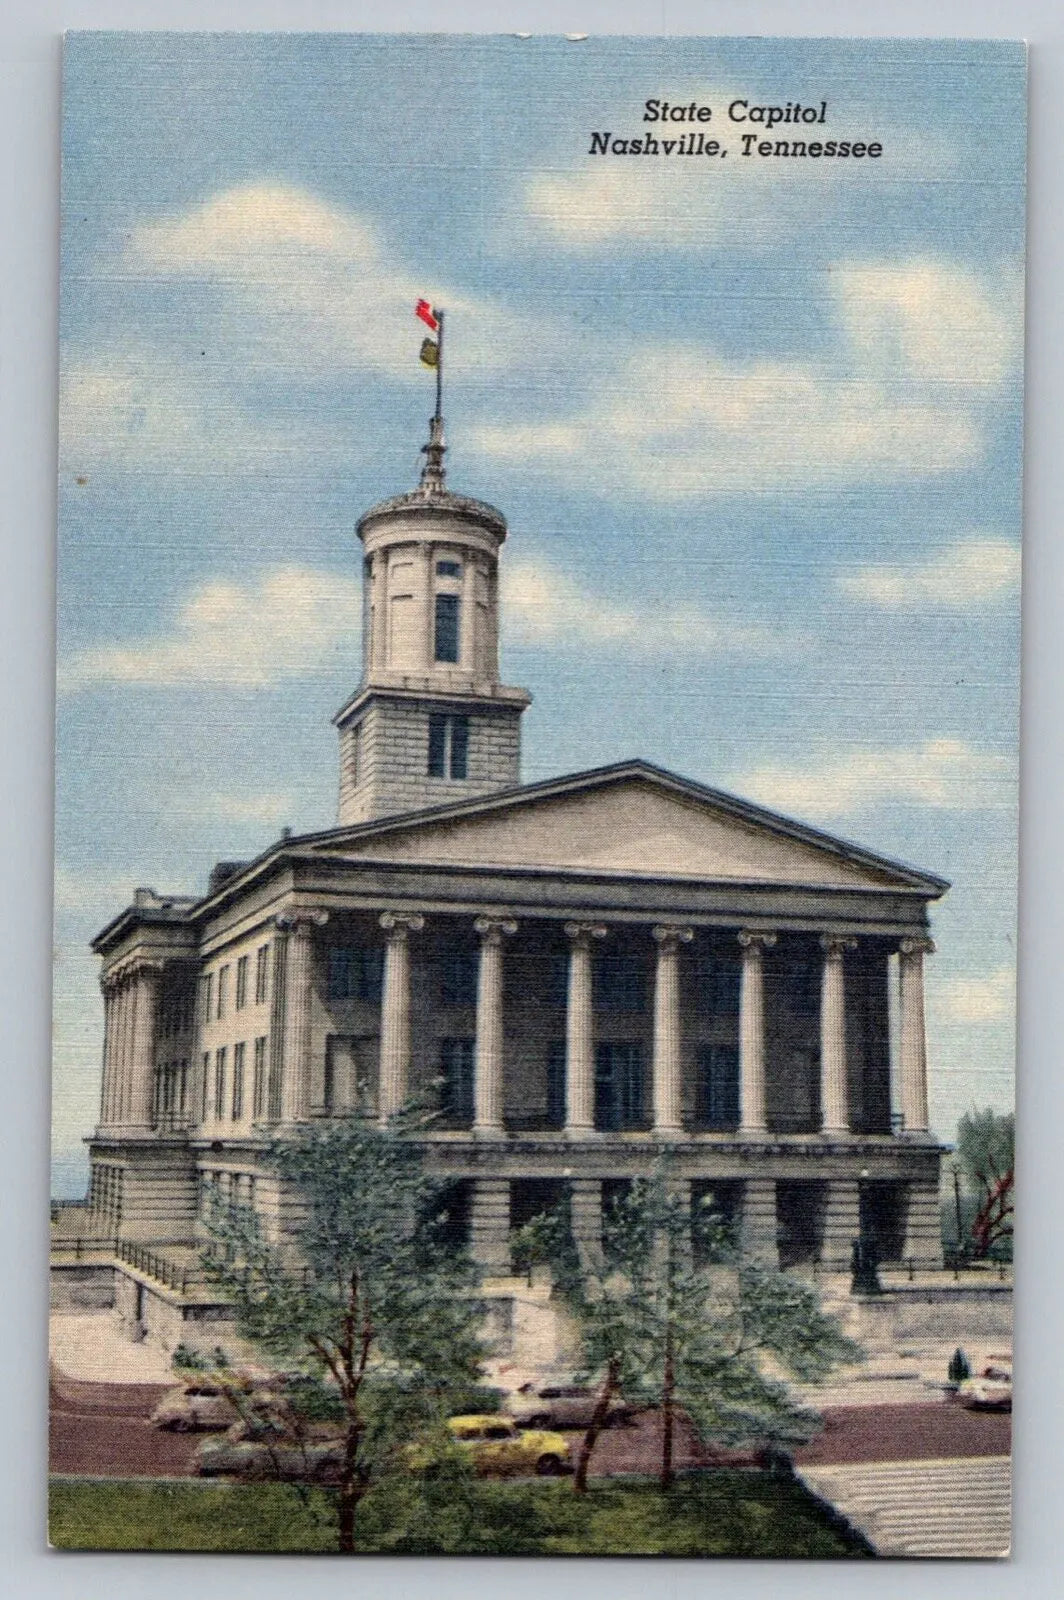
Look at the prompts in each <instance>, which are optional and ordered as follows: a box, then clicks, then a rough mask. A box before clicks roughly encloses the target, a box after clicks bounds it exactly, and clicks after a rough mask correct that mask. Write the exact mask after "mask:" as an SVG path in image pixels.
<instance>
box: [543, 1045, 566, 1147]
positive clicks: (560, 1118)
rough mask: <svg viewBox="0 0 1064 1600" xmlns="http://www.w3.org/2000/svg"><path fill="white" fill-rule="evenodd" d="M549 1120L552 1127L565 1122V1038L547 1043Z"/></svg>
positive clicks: (561, 1125)
mask: <svg viewBox="0 0 1064 1600" xmlns="http://www.w3.org/2000/svg"><path fill="white" fill-rule="evenodd" d="M547 1121H548V1122H549V1123H550V1125H551V1127H552V1128H561V1127H563V1126H564V1124H565V1040H564V1039H551V1041H550V1042H549V1044H548V1045H547Z"/></svg>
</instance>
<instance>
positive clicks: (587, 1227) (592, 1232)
mask: <svg viewBox="0 0 1064 1600" xmlns="http://www.w3.org/2000/svg"><path fill="white" fill-rule="evenodd" d="M569 1205H570V1222H571V1226H572V1230H573V1244H574V1245H575V1246H576V1253H577V1256H578V1257H579V1259H580V1261H581V1264H582V1265H583V1266H585V1267H595V1266H598V1264H599V1262H600V1261H601V1258H602V1184H601V1182H600V1180H599V1179H598V1178H572V1179H571V1180H570V1183H569Z"/></svg>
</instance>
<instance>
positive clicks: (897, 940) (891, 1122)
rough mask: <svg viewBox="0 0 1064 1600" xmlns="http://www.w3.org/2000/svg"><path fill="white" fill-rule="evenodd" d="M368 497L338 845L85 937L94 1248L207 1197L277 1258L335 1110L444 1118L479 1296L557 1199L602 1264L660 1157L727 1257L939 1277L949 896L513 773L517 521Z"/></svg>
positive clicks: (649, 802) (243, 868)
mask: <svg viewBox="0 0 1064 1600" xmlns="http://www.w3.org/2000/svg"><path fill="white" fill-rule="evenodd" d="M443 449H444V447H443V440H442V432H441V430H440V428H439V426H438V425H434V429H433V434H432V438H431V440H430V443H429V445H427V446H426V447H425V454H426V456H427V461H426V465H425V468H424V470H423V472H422V476H421V482H420V484H419V486H418V487H417V488H416V489H415V490H414V491H413V492H411V493H408V494H403V495H399V496H397V497H395V498H393V499H390V500H386V501H384V502H383V503H382V504H380V505H377V506H374V507H373V508H372V509H371V510H370V511H368V512H367V513H366V514H365V516H364V517H363V518H362V520H361V522H360V523H359V525H358V533H359V537H360V538H361V540H362V544H363V549H364V590H365V607H364V625H363V670H362V680H361V683H360V686H359V688H358V689H357V691H356V693H355V694H354V696H353V697H352V698H351V699H350V700H348V702H347V703H346V704H345V705H344V706H343V708H342V709H341V710H340V712H339V713H338V714H337V717H336V719H335V720H336V725H337V729H338V732H339V742H340V784H339V820H338V825H337V826H335V827H332V828H329V829H326V830H324V831H322V832H320V833H315V834H310V835H306V836H302V837H287V836H286V837H283V838H281V839H280V840H278V841H277V843H275V844H274V845H272V846H271V847H270V849H268V850H267V851H265V852H264V853H263V854H262V855H261V856H259V857H258V859H256V860H254V861H250V862H224V863H220V864H219V865H218V866H217V867H216V868H215V870H214V872H213V873H212V875H211V880H210V883H209V886H208V888H207V892H206V894H204V895H203V897H202V898H197V899H188V898H178V897H167V896H163V895H158V894H156V893H155V892H153V891H151V890H147V889H142V890H138V891H137V893H136V895H135V897H134V900H133V903H132V904H131V905H130V906H128V907H126V908H125V909H124V910H123V911H122V912H121V913H120V914H119V915H118V916H116V917H115V918H114V920H113V921H111V922H110V923H109V924H108V925H107V927H105V928H104V929H103V930H102V932H101V933H100V934H99V935H98V936H97V938H96V940H95V941H94V949H95V950H96V951H97V952H98V953H99V955H100V956H101V957H102V961H103V971H102V983H103V990H104V996H105V1014H106V1034H105V1045H104V1071H103V1088H102V1097H101V1106H100V1121H99V1125H98V1127H97V1129H96V1132H95V1134H94V1135H93V1137H92V1139H91V1164H92V1181H91V1194H90V1202H91V1206H92V1209H93V1214H94V1221H95V1224H96V1225H97V1227H98V1228H99V1229H100V1230H101V1231H106V1232H112V1233H116V1234H118V1235H119V1236H120V1237H121V1238H122V1239H123V1240H125V1241H131V1242H136V1241H139V1242H140V1243H141V1245H152V1246H153V1247H156V1248H157V1249H158V1250H159V1251H160V1252H161V1253H162V1255H163V1256H164V1257H165V1252H166V1251H167V1250H168V1249H174V1248H176V1247H178V1246H180V1245H182V1244H184V1245H188V1244H190V1243H191V1242H193V1241H194V1239H195V1237H196V1234H197V1227H198V1219H199V1218H200V1217H201V1216H202V1213H203V1209H204V1206H205V1203H206V1197H207V1196H209V1195H210V1194H211V1193H212V1192H214V1191H218V1192H220V1193H221V1194H222V1195H225V1196H230V1197H232V1198H234V1199H237V1200H239V1201H242V1202H244V1203H250V1204H252V1205H253V1206H254V1207H255V1209H256V1211H257V1212H258V1213H259V1214H260V1216H261V1218H262V1219H263V1223H264V1226H265V1227H267V1228H268V1229H269V1230H271V1232H273V1233H274V1234H275V1235H280V1234H282V1233H283V1231H284V1229H285V1222H286V1213H287V1212H288V1209H289V1207H290V1205H291V1203H292V1196H291V1195H288V1194H286V1193H284V1192H283V1191H282V1189H281V1188H280V1187H279V1186H278V1181H277V1179H276V1178H275V1176H274V1175H273V1174H272V1172H271V1171H270V1170H269V1167H268V1165H267V1164H266V1163H264V1161H263V1152H264V1150H265V1148H266V1146H267V1144H268V1142H269V1141H270V1139H271V1138H273V1137H274V1136H275V1135H276V1134H277V1133H278V1131H279V1130H282V1129H285V1128H290V1127H291V1126H292V1125H293V1124H297V1123H302V1122H306V1121H307V1120H313V1119H317V1118H324V1117H329V1116H331V1115H335V1114H337V1113H341V1112H343V1111H345V1110H347V1109H348V1108H350V1107H353V1106H354V1105H355V1104H356V1103H362V1104H365V1105H368V1106H369V1107H370V1108H372V1110H373V1111H374V1112H375V1113H376V1114H377V1115H379V1116H380V1117H382V1118H386V1117H387V1116H388V1115H389V1114H390V1113H392V1112H393V1111H394V1110H395V1109H396V1108H397V1107H398V1106H399V1105H400V1104H401V1103H402V1102H403V1101H404V1099H405V1098H406V1096H407V1095H408V1093H411V1092H418V1093H422V1094H432V1095H436V1096H438V1103H439V1107H440V1116H439V1120H438V1122H437V1123H436V1124H435V1125H434V1126H433V1130H432V1132H431V1133H430V1134H429V1135H427V1136H426V1137H425V1139H424V1153H425V1160H426V1162H427V1163H428V1164H429V1165H430V1166H431V1168H432V1169H433V1170H434V1171H436V1172H438V1173H440V1174H442V1175H445V1176H446V1177H447V1178H448V1179H450V1180H453V1184H454V1188H453V1205H452V1208H451V1215H452V1217H453V1219H454V1226H455V1227H456V1228H462V1229H464V1230H467V1233H468V1237H469V1239H470V1241H471V1244H472V1248H473V1250H474V1252H475V1254H476V1255H477V1257H478V1258H479V1260H480V1261H481V1263H482V1264H483V1266H484V1267H485V1268H486V1269H487V1270H488V1272H489V1273H496V1274H502V1273H505V1271H506V1270H507V1267H508V1258H509V1251H508V1234H509V1230H510V1228H511V1226H513V1225H516V1224H519V1223H520V1222H522V1221H524V1220H527V1219H528V1218H529V1217H530V1216H532V1215H533V1214H534V1213H535V1212H536V1211H537V1210H539V1209H541V1208H542V1207H543V1206H545V1205H547V1204H550V1203H552V1202H554V1201H555V1200H557V1199H558V1198H560V1197H561V1196H562V1195H567V1196H569V1198H570V1201H571V1208H572V1217H573V1227H574V1231H575V1232H576V1233H577V1234H578V1235H579V1236H580V1237H581V1238H584V1239H592V1238H593V1237H594V1235H595V1233H596V1230H597V1229H598V1228H599V1226H600V1222H601V1215H602V1207H603V1205H604V1204H605V1203H608V1202H609V1198H610V1196H611V1194H613V1193H616V1192H617V1190H618V1186H621V1185H623V1184H624V1183H625V1182H627V1181H630V1180H631V1178H632V1177H633V1176H635V1175H637V1174H640V1173H644V1172H646V1171H647V1170H648V1168H649V1167H650V1165H651V1163H652V1162H653V1161H654V1159H655V1155H656V1153H657V1152H658V1151H659V1150H660V1149H661V1147H663V1146H668V1147H669V1148H670V1150H671V1151H672V1152H673V1157H674V1171H675V1173H676V1175H677V1180H678V1181H679V1182H682V1183H685V1184H689V1186H690V1191H691V1196H692V1203H695V1202H696V1201H698V1200H700V1199H701V1198H702V1197H703V1196H705V1195H707V1194H708V1195H712V1196H713V1197H714V1200H715V1202H716V1204H717V1206H718V1207H719V1208H720V1209H721V1210H722V1211H723V1212H724V1213H725V1214H726V1215H727V1216H729V1217H731V1218H732V1219H733V1220H734V1222H735V1224H736V1226H737V1228H738V1229H739V1232H740V1236H741V1238H742V1239H743V1241H744V1243H745V1246H746V1248H748V1249H749V1250H751V1251H754V1252H757V1253H758V1254H760V1255H762V1256H764V1257H766V1258H771V1259H775V1260H779V1261H780V1262H781V1263H782V1264H783V1265H785V1266H786V1265H790V1264H792V1263H797V1262H799V1261H802V1260H809V1259H817V1260H819V1261H821V1262H822V1263H824V1264H825V1265H826V1266H827V1267H829V1268H831V1267H835V1268H839V1267H845V1265H846V1264H847V1263H848V1260H849V1256H850V1250H851V1244H852V1241H853V1239H854V1238H855V1237H856V1236H857V1234H858V1231H859V1229H860V1228H861V1227H864V1229H865V1230H866V1231H871V1232H874V1233H875V1235H876V1237H877V1240H878V1244H879V1250H880V1254H881V1255H882V1256H883V1257H884V1258H886V1259H892V1258H893V1259H899V1258H910V1259H915V1260H916V1261H918V1262H919V1263H920V1264H922V1265H924V1266H932V1265H935V1264H938V1263H940V1261H941V1250H940V1242H939V1201H938V1179H939V1160H940V1149H939V1146H938V1144H937V1143H936V1140H935V1139H934V1137H933V1136H932V1135H931V1133H930V1132H929V1129H928V1112H927V1070H926V1052H925V1038H924V1000H923V961H924V957H925V955H926V954H927V953H928V952H929V951H930V950H932V948H933V946H932V944H931V942H930V939H929V938H928V907H929V904H930V903H931V902H932V901H934V900H936V899H937V898H938V897H939V896H940V895H941V894H942V893H943V892H944V890H945V889H946V887H947V885H946V884H945V883H944V882H943V881H942V880H941V879H939V878H936V877H932V876H930V875H928V874H926V873H922V872H916V871H913V870H912V869H911V868H909V867H905V866H902V865H899V864H897V863H895V862H893V861H889V860H886V859H884V858H882V857H880V856H878V855H875V854H873V853H871V852H869V851H866V850H862V849H859V848H857V847H855V846H853V845H851V844H847V843H844V842H843V841H841V840H838V839H835V838H832V837H831V836H829V835H827V834H824V833H821V832H818V831H816V830H814V829H812V828H808V827H805V826H804V825H802V824H800V823H796V822H792V821H789V820H787V819H786V818H784V817H781V816H777V815H774V814H773V813H771V812H769V811H766V810H763V809H761V808H760V807H757V806H754V805H751V804H748V803H747V802H745V801H743V800H740V799H736V798H735V797H733V796H731V795H727V794H723V793H719V792H717V791H715V790H712V789H708V788H705V787H703V786H702V785H701V784H698V783H693V782H690V781H688V780H687V779H685V778H682V777H677V776H675V775H674V774H672V773H669V772H665V771H662V770H661V769H659V768H656V767H654V766H651V765H649V764H648V763H646V762H644V761H639V760H629V761H623V762H620V763H618V764H616V765H613V766H609V767H604V768H599V769H597V770H594V771H590V772H582V773H577V774H575V775H570V776H566V777H561V778H557V779H553V780H551V781H548V782H541V783H534V784H526V785H522V784H521V782H520V766H519V758H520V725H521V716H522V712H523V711H524V709H525V708H526V706H527V705H528V704H529V699H530V697H529V695H528V694H527V693H526V692H525V691H524V690H523V689H518V688H513V687H509V686H507V685H505V684H503V683H502V682H501V681H500V676H499V664H498V581H497V580H498V563H499V554H500V549H501V546H502V544H503V542H504V540H505V538H506V523H505V520H504V518H503V516H502V515H501V514H500V512H498V511H497V510H495V509H494V508H493V507H491V506H488V505H485V504H483V503H482V502H480V501H477V500H471V499H468V498H466V497H464V496H461V495H458V494H454V493H452V492H451V491H450V490H449V489H448V488H447V487H446V485H445V482H444V470H443Z"/></svg>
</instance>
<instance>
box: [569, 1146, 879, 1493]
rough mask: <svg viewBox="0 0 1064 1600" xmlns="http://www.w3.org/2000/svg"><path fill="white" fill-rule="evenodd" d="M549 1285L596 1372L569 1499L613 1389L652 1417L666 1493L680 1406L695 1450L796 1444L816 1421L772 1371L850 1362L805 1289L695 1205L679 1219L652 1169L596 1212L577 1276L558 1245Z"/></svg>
mask: <svg viewBox="0 0 1064 1600" xmlns="http://www.w3.org/2000/svg"><path fill="white" fill-rule="evenodd" d="M692 1220H693V1227H692ZM559 1285H560V1292H561V1293H562V1295H563V1297H564V1299H565V1300H566V1302H567V1303H568V1305H569V1307H570V1309H571V1310H572V1311H573V1313H574V1314H575V1316H576V1319H577V1321H578V1324H579V1327H580V1330H581V1337H582V1344H583V1350H584V1357H585V1360H586V1361H587V1363H588V1365H589V1367H591V1368H592V1369H594V1370H596V1371H599V1372H601V1373H602V1374H603V1376H602V1380H601V1385H600V1388H599V1392H598V1398H597V1404H596V1407H595V1412H594V1415H593V1418H592V1421H591V1424H590V1426H589V1428H588V1430H587V1432H586V1433H585V1436H584V1439H583V1442H582V1445H581V1449H580V1452H579V1456H578V1460H577V1465H576V1471H575V1474H574V1479H573V1487H574V1490H575V1492H576V1493H577V1494H583V1493H585V1492H586V1489H587V1474H588V1468H589V1465H590V1460H591V1453H592V1451H593V1449H594V1447H595V1443H596V1441H597V1439H598V1435H599V1433H600V1431H601V1429H602V1427H603V1426H604V1425H605V1421H606V1417H607V1415H608V1413H609V1407H610V1401H611V1400H612V1398H613V1396H614V1395H615V1394H616V1393H617V1392H618V1391H623V1392H624V1393H625V1394H626V1395H627V1396H628V1397H629V1398H632V1399H635V1400H642V1401H643V1402H644V1403H648V1404H656V1405H657V1406H658V1407H659V1409H660V1415H661V1470H660V1480H661V1485H662V1487H663V1488H666V1489H667V1488H669V1487H670V1486H671V1484H672V1482H673V1478H674V1471H675V1469H674V1457H675V1433H676V1418H677V1413H678V1411H679V1410H680V1409H681V1408H682V1410H683V1411H684V1412H686V1413H687V1415H688V1416H689V1417H690V1418H691V1420H692V1421H693V1423H694V1425H695V1427H696V1428H697V1429H698V1432H699V1434H700V1435H701V1437H702V1438H703V1439H704V1440H708V1439H714V1440H716V1441H718V1442H720V1443H729V1444H738V1443H741V1442H747V1441H757V1442H759V1443H761V1444H768V1443H773V1442H774V1443H782V1442H793V1441H794V1440H795V1439H798V1438H807V1437H808V1436H809V1434H810V1433H811V1432H812V1430H813V1429H814V1427H815V1425H816V1422H817V1418H816V1415H815V1413H813V1412H811V1411H809V1410H807V1409H806V1408H805V1407H803V1406H801V1405H799V1404H797V1403H796V1402H795V1401H794V1399H793V1398H792V1396H791V1395H790V1393H789V1391H788V1389H787V1386H786V1383H785V1382H784V1381H782V1380H781V1379H780V1378H779V1377H777V1376H775V1375H774V1373H773V1371H772V1370H771V1369H773V1368H774V1369H776V1370H777V1371H780V1370H782V1371H783V1372H785V1373H787V1374H789V1375H790V1376H792V1377H794V1378H797V1379H800V1380H803V1381H806V1382H816V1381H819V1380H820V1379H822V1378H824V1377H826V1376H827V1374H828V1373H829V1372H830V1371H831V1370H832V1368H833V1367H834V1366H836V1365H837V1364H839V1363H840V1362H854V1361H858V1360H860V1359H861V1358H862V1355H863V1352H862V1351H861V1349H860V1347H859V1346H858V1345H856V1344H854V1343H853V1341H852V1340H850V1339H848V1338H846V1337H845V1335H844V1334H843V1333H842V1332H841V1330H840V1329H839V1327H838V1325H837V1323H835V1322H834V1321H833V1320H832V1319H831V1318H830V1317H827V1316H825V1315H824V1313H823V1312H822V1310H821V1308H820V1303H819V1299H818V1297H817V1295H816V1293H815V1291H813V1290H812V1289H811V1288H809V1287H808V1286H807V1285H805V1284H803V1283H800V1282H799V1281H798V1280H797V1279H795V1278H792V1277H789V1276H787V1275H786V1274H784V1273H780V1272H777V1271H775V1270H772V1269H770V1268H767V1267H764V1266H761V1265H759V1264H758V1263H756V1262H753V1261H748V1260H744V1259H741V1258H740V1257H739V1256H738V1254H737V1252H736V1251H735V1249H734V1247H733V1245H732V1242H731V1239H730V1236H729V1233H728V1230H727V1229H726V1228H724V1226H723V1225H722V1224H721V1223H720V1221H719V1220H718V1219H717V1218H715V1217H714V1216H713V1215H712V1213H711V1211H710V1209H709V1208H708V1207H707V1208H703V1210H702V1212H701V1213H700V1214H699V1215H698V1216H696V1217H695V1218H694V1219H692V1216H691V1208H690V1206H689V1205H688V1203H687V1202H686V1198H685V1197H684V1196H683V1195H682V1194H681V1193H679V1192H677V1189H676V1187H675V1186H674V1185H672V1184H671V1183H670V1181H669V1174H668V1168H667V1166H665V1165H663V1166H662V1167H660V1168H659V1169H658V1171H657V1172H656V1173H655V1174H654V1175H653V1176H652V1177H651V1178H649V1179H636V1180H635V1182H633V1184H632V1185H631V1188H630V1190H629V1191H628V1193H627V1194H626V1195H624V1196H622V1197H621V1198H620V1199H619V1200H617V1201H616V1202H615V1204H614V1205H613V1206H612V1207H611V1208H610V1209H609V1211H608V1212H607V1213H606V1215H605V1217H604V1219H603V1230H602V1248H601V1251H599V1250H598V1249H593V1250H586V1249H585V1251H584V1252H583V1259H582V1260H581V1263H580V1270H579V1271H574V1270H573V1267H572V1251H571V1246H570V1247H569V1249H568V1253H567V1254H565V1253H563V1255H562V1258H561V1273H560V1277H559Z"/></svg>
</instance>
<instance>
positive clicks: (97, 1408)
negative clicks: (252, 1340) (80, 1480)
mask: <svg viewBox="0 0 1064 1600" xmlns="http://www.w3.org/2000/svg"><path fill="white" fill-rule="evenodd" d="M165 1387H166V1386H156V1385H154V1384H108V1383H77V1382H73V1381H71V1380H69V1379H64V1380H63V1381H62V1383H61V1384H59V1385H53V1389H52V1395H51V1469H52V1471H53V1472H61V1473H72V1474H77V1475H79V1476H85V1477H100V1478H172V1477H187V1476H191V1475H194V1473H195V1455H196V1445H197V1442H198V1441H197V1439H196V1437H195V1436H194V1435H192V1436H190V1435H188V1434H176V1433H167V1432H164V1431H163V1430H162V1429H159V1428H156V1427H154V1426H153V1425H152V1424H151V1423H150V1422H149V1421H148V1415H149V1413H150V1412H151V1410H152V1408H153V1407H154V1405H155V1404H156V1402H157V1400H158V1398H159V1396H160V1395H161V1394H162V1393H164V1392H165ZM823 1415H824V1430H823V1432H822V1434H821V1435H820V1437H819V1438H818V1439H816V1440H815V1441H814V1442H813V1443H812V1444H811V1445H807V1446H805V1447H804V1448H803V1449H801V1450H799V1451H797V1452H796V1454H795V1459H796V1461H797V1462H799V1463H801V1464H806V1465H828V1464H835V1463H839V1464H842V1463H846V1462H869V1461H916V1460H936V1459H940V1458H943V1457H953V1458H956V1457H962V1456H1003V1455H1007V1454H1008V1451H1009V1439H1010V1423H1011V1418H1010V1417H1008V1416H1004V1415H1001V1414H999V1413H995V1412H973V1411H965V1410H963V1409H962V1408H961V1407H959V1406H955V1405H950V1404H947V1403H945V1402H943V1401H932V1402H930V1403H929V1404H918V1405H871V1406H837V1407H833V1408H830V1409H825V1411H824V1413H823ZM660 1428H661V1420H660V1417H659V1416H658V1415H657V1413H655V1412H646V1413H644V1414H643V1415H642V1416H641V1417H640V1418H639V1419H638V1420H637V1422H636V1424H635V1425H634V1426H632V1427H626V1428H611V1429H609V1430H608V1431H607V1432H605V1433H603V1434H602V1435H601V1437H600V1439H599V1442H598V1444H597V1445H596V1447H595V1454H594V1457H593V1458H592V1470H593V1472H594V1474H595V1475H596V1476H609V1475H611V1474H614V1473H626V1472H653V1471H654V1469H655V1466H656V1465H657V1462H658V1460H659V1459H660ZM569 1437H570V1439H571V1441H572V1444H573V1451H574V1455H575V1451H576V1447H577V1446H578V1444H579V1440H580V1435H579V1434H578V1433H574V1434H570V1435H569ZM676 1447H677V1448H676V1466H677V1468H678V1469H681V1470H682V1469H683V1468H685V1467H698V1466H713V1465H719V1466H725V1465H745V1464H747V1463H749V1462H750V1460H751V1457H750V1456H749V1455H740V1454H736V1453H734V1452H706V1451H704V1450H703V1449H702V1448H701V1447H700V1446H699V1444H698V1441H697V1439H696V1438H695V1437H694V1435H693V1432H692V1431H691V1429H690V1428H689V1427H688V1426H687V1425H686V1424H684V1423H683V1422H682V1421H681V1422H680V1423H679V1424H678V1426H677V1439H676Z"/></svg>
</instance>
